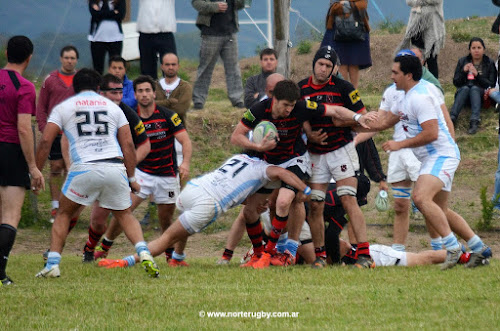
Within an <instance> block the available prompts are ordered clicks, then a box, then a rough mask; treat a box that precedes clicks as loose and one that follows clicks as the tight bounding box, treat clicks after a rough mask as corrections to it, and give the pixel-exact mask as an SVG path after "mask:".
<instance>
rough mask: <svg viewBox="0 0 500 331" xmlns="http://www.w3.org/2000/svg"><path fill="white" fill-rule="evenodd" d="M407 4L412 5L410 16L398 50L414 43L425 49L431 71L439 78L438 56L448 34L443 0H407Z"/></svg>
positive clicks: (425, 56) (426, 59)
mask: <svg viewBox="0 0 500 331" xmlns="http://www.w3.org/2000/svg"><path fill="white" fill-rule="evenodd" d="M406 4H407V5H408V6H410V7H411V10H410V18H409V19H408V25H407V26H406V33H405V36H404V38H403V41H402V42H401V44H400V45H399V46H398V50H400V49H404V48H410V47H411V46H412V45H414V46H417V47H418V48H420V49H423V50H424V58H425V61H426V63H427V66H428V67H429V71H430V72H431V73H432V74H433V75H434V77H436V78H439V69H438V62H437V56H438V54H439V51H440V50H441V48H443V47H444V38H445V35H446V29H445V25H444V10H443V0H406Z"/></svg>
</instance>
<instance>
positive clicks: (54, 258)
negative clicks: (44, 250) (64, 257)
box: [45, 252, 61, 270]
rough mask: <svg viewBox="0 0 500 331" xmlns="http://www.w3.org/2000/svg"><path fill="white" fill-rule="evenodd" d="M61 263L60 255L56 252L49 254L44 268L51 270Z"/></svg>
mask: <svg viewBox="0 0 500 331" xmlns="http://www.w3.org/2000/svg"><path fill="white" fill-rule="evenodd" d="M60 263H61V254H59V253H57V252H49V256H48V258H47V264H46V265H45V268H47V269H48V270H50V269H52V267H53V266H55V265H59V264H60Z"/></svg>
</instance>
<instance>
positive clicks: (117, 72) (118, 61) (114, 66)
mask: <svg viewBox="0 0 500 331" xmlns="http://www.w3.org/2000/svg"><path fill="white" fill-rule="evenodd" d="M108 73H110V74H112V75H113V76H116V77H118V78H120V79H121V80H122V81H123V98H122V102H123V103H124V104H126V105H127V106H129V107H131V108H135V107H137V100H135V94H134V84H133V83H132V81H131V80H130V79H128V77H127V61H125V59H124V58H122V57H121V56H118V55H116V56H112V57H111V58H110V59H109V67H108Z"/></svg>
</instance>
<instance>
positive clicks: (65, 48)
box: [59, 45, 80, 59]
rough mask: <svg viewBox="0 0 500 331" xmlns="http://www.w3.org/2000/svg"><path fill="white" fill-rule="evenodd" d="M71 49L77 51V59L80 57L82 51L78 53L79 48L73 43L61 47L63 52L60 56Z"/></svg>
mask: <svg viewBox="0 0 500 331" xmlns="http://www.w3.org/2000/svg"><path fill="white" fill-rule="evenodd" d="M70 51H74V52H75V53H76V58H77V59H79V58H80V53H78V50H77V49H76V47H75V46H73V45H67V46H64V47H63V48H61V53H60V54H59V56H60V57H62V56H63V54H64V52H70Z"/></svg>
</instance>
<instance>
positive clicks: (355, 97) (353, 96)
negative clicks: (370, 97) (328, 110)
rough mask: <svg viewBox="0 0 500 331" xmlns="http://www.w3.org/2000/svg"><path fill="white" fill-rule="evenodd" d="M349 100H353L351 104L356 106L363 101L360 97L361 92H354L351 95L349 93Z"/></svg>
mask: <svg viewBox="0 0 500 331" xmlns="http://www.w3.org/2000/svg"><path fill="white" fill-rule="evenodd" d="M349 98H351V102H352V104H353V105H354V104H355V103H356V102H358V101H359V100H361V97H360V96H359V91H358V90H354V91H352V92H351V93H349Z"/></svg>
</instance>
